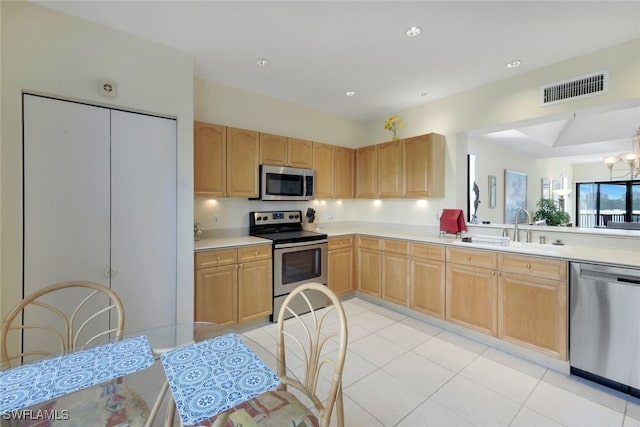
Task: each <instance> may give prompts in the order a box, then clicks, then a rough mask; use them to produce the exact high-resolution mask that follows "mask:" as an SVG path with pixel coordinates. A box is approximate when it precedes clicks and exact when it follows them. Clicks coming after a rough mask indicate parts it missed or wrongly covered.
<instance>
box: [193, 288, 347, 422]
mask: <svg viewBox="0 0 640 427" xmlns="http://www.w3.org/2000/svg"><path fill="white" fill-rule="evenodd" d="M311 292H320V293H322V294H324V295H325V296H326V297H327V298H328V300H329V302H330V305H329V306H328V307H327V308H324V309H322V310H314V309H313V307H312V304H311V302H310V301H309V298H308V297H307V295H308V294H309V293H311ZM301 303H302V304H301ZM292 306H295V307H301V306H304V307H307V309H308V310H309V311H310V313H309V314H304V315H299V314H298V313H297V312H296V311H295V310H294V309H293V308H292ZM307 309H305V310H299V312H304V311H307ZM291 315H292V316H293V318H291V319H288V320H285V317H289V316H291ZM346 352H347V319H346V316H345V313H344V309H343V308H342V304H341V303H340V300H339V299H338V298H337V297H336V295H335V294H334V293H333V292H332V291H331V290H330V289H329V288H328V287H327V286H324V285H321V284H319V283H307V284H304V285H301V286H299V287H297V288H296V289H295V290H294V291H293V292H291V294H289V296H288V297H287V298H286V299H285V301H284V303H283V305H282V309H281V310H280V313H279V316H278V333H277V374H278V376H279V377H280V379H281V381H282V382H281V385H280V386H279V387H278V389H277V390H275V391H271V392H267V393H264V394H262V395H260V396H258V397H257V398H255V399H252V400H250V401H248V402H245V403H243V404H241V405H239V406H238V407H236V408H234V409H232V410H230V411H227V412H226V413H224V414H222V415H220V416H218V417H217V418H215V419H211V420H208V421H207V422H205V423H204V424H201V425H211V424H209V423H214V424H213V425H214V426H238V427H239V426H241V425H247V423H246V421H245V420H246V417H251V418H253V419H254V420H255V421H257V422H259V425H260V426H265V427H284V426H291V425H292V423H293V425H295V426H309V427H311V426H317V425H319V426H320V427H328V426H329V422H330V420H331V416H332V413H333V411H334V408H335V414H336V417H337V420H336V421H337V425H338V426H339V427H343V426H344V409H343V401H342V369H343V367H344V362H345V356H346ZM287 357H290V358H299V359H300V360H302V362H303V363H302V367H301V368H300V369H301V371H300V370H299V369H295V370H292V369H290V368H289V367H288V366H287ZM292 372H295V374H294V375H292ZM294 376H295V377H299V378H300V379H297V378H295V377H294ZM319 389H322V390H325V392H326V395H324V394H323V395H322V396H320V395H319V394H320V393H319ZM327 390H328V391H327ZM243 417H244V419H245V420H243Z"/></svg>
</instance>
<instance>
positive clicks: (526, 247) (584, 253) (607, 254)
mask: <svg viewBox="0 0 640 427" xmlns="http://www.w3.org/2000/svg"><path fill="white" fill-rule="evenodd" d="M316 231H317V232H320V233H326V234H327V235H328V236H329V237H338V236H345V235H351V234H362V235H368V236H373V237H382V238H386V239H400V240H410V241H414V242H422V243H432V244H438V245H446V246H455V247H461V248H470V249H471V248H474V249H481V250H492V251H498V252H511V253H521V254H523V255H537V256H546V257H552V258H559V259H564V260H567V261H580V262H595V263H602V264H613V265H621V266H626V267H638V268H640V242H639V244H638V250H637V251H634V250H620V249H607V248H598V247H591V246H571V245H563V246H556V245H551V244H544V245H540V244H537V243H530V244H523V243H520V244H518V243H517V242H510V244H509V246H505V247H503V246H494V245H480V244H476V243H463V242H462V241H461V240H460V239H455V238H453V237H452V236H447V237H439V236H438V235H437V234H434V233H420V232H410V231H400V230H392V229H385V228H382V227H367V226H364V227H360V226H347V227H330V228H326V229H323V228H317V229H316ZM269 243H271V241H270V240H267V239H261V238H258V237H252V236H237V237H222V238H203V239H201V240H200V241H196V242H195V250H196V251H202V250H209V249H220V248H226V247H233V246H250V245H260V244H269ZM549 243H550V242H549Z"/></svg>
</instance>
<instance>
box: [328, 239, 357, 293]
mask: <svg viewBox="0 0 640 427" xmlns="http://www.w3.org/2000/svg"><path fill="white" fill-rule="evenodd" d="M328 270H329V272H328V274H329V277H328V278H327V286H329V289H331V290H332V291H333V292H334V293H335V294H336V295H337V296H341V295H345V294H348V293H351V292H353V273H354V268H353V236H347V237H333V238H330V239H329V261H328Z"/></svg>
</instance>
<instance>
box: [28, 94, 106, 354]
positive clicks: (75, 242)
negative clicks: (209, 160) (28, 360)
mask: <svg viewBox="0 0 640 427" xmlns="http://www.w3.org/2000/svg"><path fill="white" fill-rule="evenodd" d="M23 100H24V117H23V120H24V122H23V123H24V135H23V138H24V140H23V144H24V145H23V147H24V157H23V162H24V163H23V164H24V293H25V295H28V294H30V293H32V292H34V291H36V290H39V289H41V288H43V287H45V286H47V285H50V284H52V283H56V282H62V281H68V280H88V281H93V282H98V283H101V284H104V285H106V286H109V279H108V278H107V277H106V276H105V274H104V273H105V271H106V270H107V269H108V268H109V227H110V212H109V204H110V201H109V186H110V183H109V175H110V173H109V110H107V109H104V108H97V107H91V106H88V105H83V104H77V103H73V102H66V101H60V100H54V99H49V98H44V97H39V96H32V95H25V96H24V97H23ZM17 249H18V248H16V250H17ZM52 302H54V303H55V304H56V305H59V306H62V307H66V308H68V307H69V306H71V304H72V303H74V301H71V300H70V299H68V298H63V300H62V301H52ZM76 302H78V301H76ZM34 316H35V315H34ZM31 319H35V317H31ZM38 319H40V318H38ZM27 320H30V315H29V314H28V313H27ZM106 321H107V319H106V318H105V324H104V325H103V326H102V327H100V326H96V328H97V330H104V329H105V328H106V327H107V324H108V323H106ZM47 322H49V320H46V319H40V323H44V324H47ZM31 337H33V336H32V335H31ZM35 340H36V341H37V340H38V339H37V338H35ZM25 348H32V347H30V344H29V342H28V341H25Z"/></svg>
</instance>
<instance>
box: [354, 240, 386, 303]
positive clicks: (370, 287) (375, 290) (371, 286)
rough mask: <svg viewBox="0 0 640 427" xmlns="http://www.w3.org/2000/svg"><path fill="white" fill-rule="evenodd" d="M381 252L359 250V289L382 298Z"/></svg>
mask: <svg viewBox="0 0 640 427" xmlns="http://www.w3.org/2000/svg"><path fill="white" fill-rule="evenodd" d="M380 258H381V255H380V252H379V251H371V250H368V249H359V250H358V273H359V274H358V289H359V290H360V291H361V292H364V293H365V294H369V295H373V296H376V297H378V298H380V287H381V286H380Z"/></svg>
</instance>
